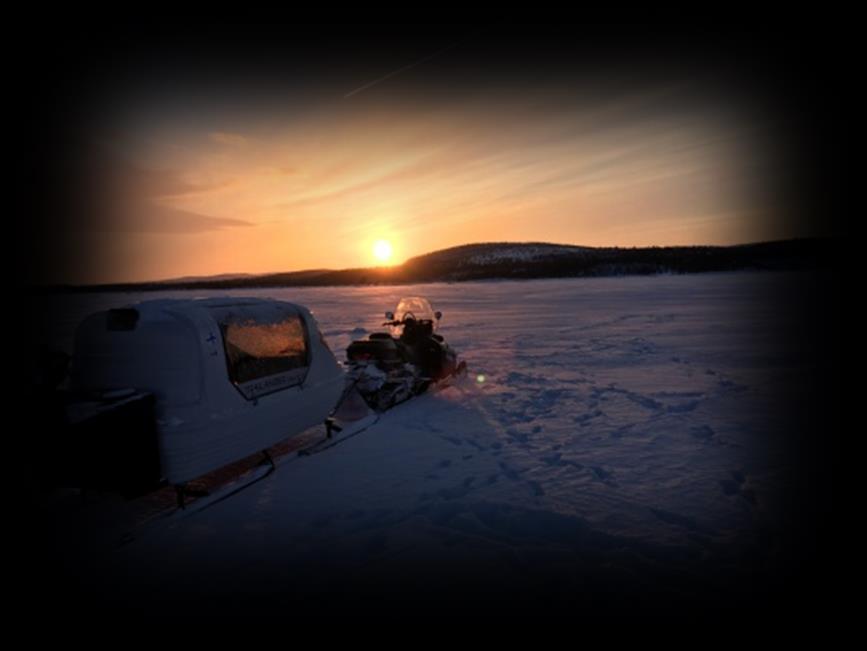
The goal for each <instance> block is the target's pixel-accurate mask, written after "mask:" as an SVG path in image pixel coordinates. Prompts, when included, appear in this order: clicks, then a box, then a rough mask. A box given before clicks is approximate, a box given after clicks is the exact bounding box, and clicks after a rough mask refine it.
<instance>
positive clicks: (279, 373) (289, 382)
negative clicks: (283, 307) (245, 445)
mask: <svg viewBox="0 0 867 651" xmlns="http://www.w3.org/2000/svg"><path fill="white" fill-rule="evenodd" d="M221 330H222V334H223V341H224V342H225V346H226V358H227V363H228V369H229V377H230V379H231V380H232V382H233V383H234V384H235V385H237V386H238V387H239V389H241V391H242V393H243V394H244V395H245V396H246V397H247V398H255V397H258V396H260V395H265V394H267V393H271V392H273V391H279V390H281V389H285V388H288V387H290V386H296V385H298V384H300V383H301V382H302V381H303V380H304V376H305V375H306V372H307V367H308V366H309V362H308V348H307V337H306V331H305V328H304V322H303V320H302V319H301V316H300V315H298V314H291V315H288V316H285V317H284V318H283V319H282V320H278V321H270V322H265V323H262V322H257V321H256V320H255V319H253V318H239V319H230V320H227V321H226V322H224V323H222V324H221Z"/></svg>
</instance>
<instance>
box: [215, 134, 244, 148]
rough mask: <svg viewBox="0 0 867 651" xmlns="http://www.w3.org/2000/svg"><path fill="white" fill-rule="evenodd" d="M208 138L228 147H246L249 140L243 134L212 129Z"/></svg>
mask: <svg viewBox="0 0 867 651" xmlns="http://www.w3.org/2000/svg"><path fill="white" fill-rule="evenodd" d="M208 138H209V139H210V140H212V141H213V142H216V143H218V144H220V145H226V146H228V147H244V146H245V145H247V143H248V142H249V141H248V140H247V138H245V137H244V136H242V135H241V134H238V133H229V132H227V131H212V132H211V133H209V134H208Z"/></svg>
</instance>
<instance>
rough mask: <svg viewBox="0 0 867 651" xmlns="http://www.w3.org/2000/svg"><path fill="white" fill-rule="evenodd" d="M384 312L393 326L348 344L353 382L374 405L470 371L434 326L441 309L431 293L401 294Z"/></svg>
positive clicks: (395, 401) (392, 401)
mask: <svg viewBox="0 0 867 651" xmlns="http://www.w3.org/2000/svg"><path fill="white" fill-rule="evenodd" d="M385 318H386V319H387V320H386V321H385V322H384V323H383V324H382V325H383V326H388V327H389V328H390V332H375V333H372V334H371V335H370V336H368V337H367V338H365V339H359V340H357V341H353V342H352V343H351V344H350V345H349V347H348V348H347V349H346V359H347V367H348V368H347V374H348V381H349V384H350V385H351V386H354V387H355V388H356V389H357V390H358V393H360V394H361V396H362V398H364V401H365V402H366V403H367V405H368V406H369V407H370V408H371V409H373V410H374V411H376V412H382V411H385V410H387V409H390V408H391V407H393V406H395V405H396V404H399V403H401V402H403V401H405V400H408V399H409V398H411V397H413V396H417V395H419V394H421V393H424V392H425V391H427V390H428V389H429V388H430V387H431V386H434V385H441V384H443V383H447V382H448V380H449V379H450V378H453V377H455V376H458V375H462V374H465V373H466V363H465V362H463V361H461V362H459V361H458V359H457V355H456V353H455V351H454V350H452V348H451V347H450V346H449V345H448V344H447V343H446V342H445V340H444V339H443V337H442V336H441V335H439V334H437V333H436V332H435V331H436V329H437V326H438V325H439V322H440V319H441V318H442V312H439V311H436V312H435V311H434V310H433V308H432V307H431V304H430V303H429V302H428V300H427V299H425V298H420V297H418V296H410V297H406V298H403V299H401V301H400V302H399V303H398V304H397V307H396V308H395V310H394V312H386V313H385Z"/></svg>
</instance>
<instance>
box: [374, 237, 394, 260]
mask: <svg viewBox="0 0 867 651" xmlns="http://www.w3.org/2000/svg"><path fill="white" fill-rule="evenodd" d="M373 257H374V258H376V259H377V260H379V261H380V262H388V261H389V260H391V244H389V243H388V242H387V241H386V240H377V241H376V242H374V243H373Z"/></svg>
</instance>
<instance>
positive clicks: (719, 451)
mask: <svg viewBox="0 0 867 651" xmlns="http://www.w3.org/2000/svg"><path fill="white" fill-rule="evenodd" d="M806 278H807V277H806V276H803V277H802V276H800V275H799V274H776V273H732V274H707V275H692V276H655V277H631V278H597V279H569V280H538V281H523V282H478V283H460V284H433V285H423V286H410V287H364V288H355V287H344V288H311V289H295V288H287V289H282V290H267V291H265V290H263V291H260V292H256V291H245V292H243V294H244V295H260V296H272V297H276V298H281V299H286V300H291V301H295V302H300V303H303V304H305V305H307V306H309V307H310V308H311V309H312V310H313V312H314V314H315V316H316V318H317V319H318V321H319V323H320V325H321V327H322V330H323V332H324V333H325V336H326V338H327V340H328V342H329V344H330V345H331V347H332V349H333V350H334V351H335V352H336V353H337V354H338V357H339V358H342V356H343V353H342V351H344V350H345V348H346V346H347V344H348V343H349V342H350V340H351V339H353V338H358V337H359V336H360V335H362V334H364V333H365V332H368V331H375V330H379V329H381V328H380V326H379V324H380V323H381V320H382V316H383V313H384V312H385V311H386V310H388V309H392V308H393V307H394V305H395V304H396V303H397V301H398V299H399V298H401V296H403V295H413V294H418V295H423V296H426V297H428V298H429V299H430V300H431V302H432V303H433V305H434V307H435V308H436V309H439V310H441V311H442V312H443V313H444V317H443V321H442V327H441V333H442V334H443V335H444V336H445V337H446V339H447V340H448V341H449V342H450V343H451V344H452V345H453V347H454V348H456V349H457V350H458V351H459V352H460V354H461V355H462V357H463V358H464V359H465V360H466V361H467V363H468V366H469V369H470V376H469V377H468V378H467V380H465V381H464V382H462V383H460V384H459V385H456V386H453V387H451V388H448V389H445V390H443V391H441V392H439V393H436V394H433V395H427V396H423V397H420V398H418V399H415V400H413V401H410V402H409V403H405V404H403V405H401V406H399V407H397V408H395V409H394V410H392V411H391V412H388V413H387V414H385V415H384V416H383V417H382V418H381V419H380V420H379V422H377V423H376V424H375V425H373V426H372V427H370V428H369V429H367V430H366V431H364V432H363V433H361V434H359V435H358V436H355V437H353V438H351V439H349V440H346V441H345V442H343V443H341V444H340V445H338V446H336V447H334V448H332V449H329V450H327V451H325V452H323V453H321V454H317V455H314V456H310V457H298V456H294V455H288V456H286V457H284V458H282V459H280V460H279V462H278V468H277V471H276V472H274V473H273V474H271V475H270V476H268V477H267V478H265V479H263V480H262V481H260V482H258V483H256V484H254V485H252V486H250V487H249V488H247V489H245V490H243V491H241V492H239V493H238V494H236V495H233V496H232V497H230V498H228V499H226V500H223V501H221V502H219V503H215V504H213V505H208V503H207V501H206V500H205V501H202V502H201V504H202V505H204V506H207V508H203V509H202V508H191V509H189V510H188V511H187V512H176V513H174V514H172V515H168V516H166V517H161V518H157V519H155V520H153V521H151V522H149V523H147V524H146V525H143V526H140V527H138V528H137V529H136V530H134V531H132V532H130V536H129V537H128V538H127V539H126V541H125V542H126V544H123V545H118V546H111V548H110V549H105V550H101V551H100V553H99V554H95V555H91V556H89V557H87V558H84V557H81V558H78V557H76V556H74V554H78V553H79V552H78V551H76V552H64V551H63V545H62V544H61V545H60V546H59V547H60V550H61V551H60V552H59V553H61V554H64V553H68V554H69V555H70V556H72V557H71V558H67V559H65V562H66V563H67V564H68V565H69V566H74V567H76V568H78V569H79V571H80V575H81V576H83V577H85V578H84V579H82V580H84V581H85V582H86V583H88V584H89V585H88V588H89V589H90V590H92V591H93V592H94V593H95V594H102V595H104V596H105V597H106V598H107V599H108V600H109V601H110V602H111V603H112V604H113V605H116V606H118V605H119V606H123V605H124V604H127V603H131V602H132V600H133V598H134V595H136V594H138V595H140V594H142V593H143V592H144V593H147V594H150V595H154V594H158V595H162V597H164V598H169V597H171V598H175V599H178V600H180V601H185V600H187V601H189V600H192V601H196V602H201V601H202V600H204V601H206V602H208V603H219V604H223V605H225V604H240V605H245V604H246V605H248V606H249V604H250V603H251V600H252V601H253V602H256V603H259V602H263V603H264V602H268V603H269V604H271V605H273V604H274V603H279V600H280V599H281V598H285V599H287V600H289V601H292V600H295V601H298V600H308V599H309V600H311V602H316V603H320V602H321V603H323V604H327V603H332V602H333V600H335V599H339V595H340V593H341V591H351V590H352V589H354V588H357V589H358V590H359V591H362V592H364V593H365V594H374V593H375V594H380V592H384V593H387V594H390V595H391V596H395V595H405V598H406V599H412V598H417V597H418V596H419V595H421V594H429V595H433V594H437V595H440V594H442V595H451V596H460V594H459V593H460V591H461V590H467V591H469V592H468V593H467V594H471V593H472V591H473V590H476V591H478V593H479V594H480V595H481V594H484V595H486V596H496V597H497V598H498V599H499V600H501V601H502V602H503V603H516V602H517V601H518V600H520V599H529V598H530V597H528V595H535V596H537V597H538V596H540V595H548V596H549V597H550V595H552V594H557V595H559V597H558V598H559V599H560V600H561V601H563V600H566V601H570V600H571V601H577V602H582V601H584V602H589V601H592V602H594V603H599V600H600V599H602V600H603V601H604V600H605V599H614V598H615V596H616V598H617V599H620V598H623V595H632V597H631V598H634V602H635V604H637V605H641V606H648V605H652V604H649V603H648V600H657V599H658V600H661V601H660V603H666V600H674V601H677V600H682V601H684V602H691V601H692V600H693V599H700V598H704V597H706V596H707V595H710V594H712V595H716V597H718V598H720V599H722V598H725V599H728V598H729V597H731V598H732V599H736V598H737V597H736V595H735V594H734V593H733V591H734V590H737V589H739V588H742V587H743V584H744V581H745V579H743V576H747V575H749V576H756V577H757V578H756V579H755V580H756V582H757V584H761V580H762V579H761V576H760V575H756V574H755V573H756V572H759V573H761V572H762V571H768V572H770V571H771V569H772V568H773V567H775V564H777V563H779V562H781V561H780V560H779V556H780V554H784V552H785V545H786V541H785V535H786V533H787V528H786V527H787V523H786V518H787V516H788V515H789V514H790V512H791V508H790V504H789V503H788V501H790V500H791V499H793V497H792V496H793V493H792V491H791V486H790V482H791V481H792V473H793V471H794V470H793V467H792V463H793V461H792V458H793V451H792V447H793V445H794V443H793V441H792V438H791V436H792V434H791V431H790V423H789V422H788V417H789V416H788V413H789V411H790V409H789V406H790V405H797V404H805V403H806V401H809V400H810V399H811V396H810V395H808V384H806V383H802V382H799V381H798V378H801V377H802V376H805V374H807V373H808V372H809V368H808V367H807V365H808V360H807V357H806V356H804V355H802V354H800V353H801V351H799V350H793V349H792V345H791V342H792V332H793V328H795V327H796V325H794V324H793V323H792V318H791V314H789V313H787V312H786V311H785V310H781V309H780V305H781V302H782V298H780V297H782V296H784V295H789V294H790V293H791V292H792V291H795V292H797V289H795V290H793V288H797V287H798V286H800V285H802V284H804V283H805V282H807V280H806ZM223 293H225V292H223ZM193 294H195V295H199V294H201V295H204V294H203V293H201V292H199V293H193ZM214 294H215V293H212V292H208V293H207V295H214ZM177 295H184V296H190V295H191V293H189V292H186V293H185V292H166V293H161V294H160V296H177ZM155 297H156V296H155V295H154V294H147V295H140V296H129V295H127V296H118V295H114V296H112V295H99V296H68V297H64V298H62V299H61V300H62V301H63V302H64V306H63V310H64V313H65V314H66V315H67V319H66V321H63V322H60V323H58V324H57V326H56V332H55V334H56V335H57V337H58V339H59V340H61V341H65V342H67V344H68V343H69V342H70V341H71V329H72V325H73V324H74V323H75V322H76V321H77V319H78V318H79V317H80V316H83V315H84V314H87V313H89V312H90V311H93V310H95V309H100V308H103V307H106V306H114V305H117V304H118V303H123V302H134V301H136V300H141V299H145V298H147V299H150V298H155ZM775 297H776V299H779V300H776V299H775ZM309 435H312V434H308V436H309ZM76 549H78V548H76ZM781 550H782V551H781ZM733 577H740V578H738V579H737V580H734V579H733ZM350 586H351V587H350ZM605 595H608V596H607V597H606V596H605ZM720 595H722V597H721V596H720ZM371 598H372V597H371ZM401 598H403V597H401ZM534 598H535V597H534ZM540 598H541V597H540ZM317 599H318V600H320V601H317ZM275 600H276V601H275ZM642 600H644V601H642ZM630 603H632V602H630ZM368 605H369V604H368Z"/></svg>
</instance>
